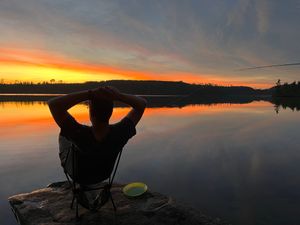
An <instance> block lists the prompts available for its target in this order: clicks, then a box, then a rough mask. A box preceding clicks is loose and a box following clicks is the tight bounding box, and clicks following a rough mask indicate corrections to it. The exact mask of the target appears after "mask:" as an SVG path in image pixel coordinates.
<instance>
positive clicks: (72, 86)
mask: <svg viewBox="0 0 300 225" xmlns="http://www.w3.org/2000/svg"><path fill="white" fill-rule="evenodd" d="M103 86H114V87H116V88H118V89H119V90H120V91H122V92H125V93H130V94H137V95H189V96H193V97H196V98H197V97H207V96H235V95H243V96H256V95H271V94H272V90H271V89H263V90H262V89H254V88H251V87H246V86H217V85H212V84H188V83H185V82H182V81H178V82H173V81H137V80H110V81H101V82H94V81H89V82H85V83H48V82H43V83H37V84H34V83H14V84H4V83H1V84H0V93H40V94H41V93H43V94H67V93H71V92H75V91H83V90H87V89H93V88H97V87H103Z"/></svg>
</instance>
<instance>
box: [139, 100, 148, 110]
mask: <svg viewBox="0 0 300 225" xmlns="http://www.w3.org/2000/svg"><path fill="white" fill-rule="evenodd" d="M140 98H141V109H142V110H144V109H145V108H146V107H147V104H148V102H147V100H146V99H145V98H142V97H140Z"/></svg>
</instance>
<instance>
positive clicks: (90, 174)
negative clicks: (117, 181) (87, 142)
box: [59, 135, 122, 185]
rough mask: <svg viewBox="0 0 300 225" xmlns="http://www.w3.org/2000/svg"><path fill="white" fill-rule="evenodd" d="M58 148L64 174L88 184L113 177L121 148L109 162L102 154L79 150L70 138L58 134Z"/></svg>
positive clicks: (110, 179)
mask: <svg viewBox="0 0 300 225" xmlns="http://www.w3.org/2000/svg"><path fill="white" fill-rule="evenodd" d="M59 150H60V154H59V156H60V159H61V164H62V167H63V168H64V172H65V173H66V175H69V176H70V177H71V178H72V180H73V181H74V182H76V183H79V184H84V185H89V184H96V183H100V182H102V181H104V180H107V179H109V183H111V184H112V181H113V179H114V177H115V174H116V171H117V168H118V165H119V161H120V158H121V154H122V150H121V151H120V152H119V153H118V155H117V157H116V158H115V159H114V160H112V161H111V162H109V161H107V160H105V159H103V157H102V156H103V155H102V154H97V153H90V152H88V153H87V152H84V151H81V149H80V148H79V147H78V146H77V145H76V144H75V143H74V142H72V141H71V140H69V139H67V138H66V137H64V136H61V135H60V136H59Z"/></svg>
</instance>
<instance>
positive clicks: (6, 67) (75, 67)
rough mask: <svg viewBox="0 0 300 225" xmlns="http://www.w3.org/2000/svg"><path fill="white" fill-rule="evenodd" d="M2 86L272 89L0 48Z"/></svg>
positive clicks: (264, 86) (210, 75)
mask: <svg viewBox="0 0 300 225" xmlns="http://www.w3.org/2000/svg"><path fill="white" fill-rule="evenodd" d="M0 52H2V55H3V56H0V71H1V74H0V79H1V83H18V82H33V83H38V82H44V81H47V82H49V81H50V80H52V81H55V82H63V83H84V82H86V81H104V80H161V81H183V82H187V83H197V84H208V83H211V84H216V85H224V86H230V85H234V86H252V87H255V88H268V87H270V86H271V85H270V84H266V83H255V82H247V81H246V82H242V81H236V80H227V81H225V80H224V78H222V76H220V75H212V74H204V75H201V74H189V73H178V72H177V73H176V72H173V73H172V72H169V73H163V74H157V73H151V72H149V71H134V70H128V69H122V68H116V67H113V66H105V65H98V64H89V63H83V62H81V61H78V60H72V59H68V58H66V57H64V56H61V55H57V54H53V53H47V52H44V51H37V50H24V49H9V48H0Z"/></svg>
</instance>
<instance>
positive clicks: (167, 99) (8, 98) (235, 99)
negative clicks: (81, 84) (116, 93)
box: [0, 95, 269, 108]
mask: <svg viewBox="0 0 300 225" xmlns="http://www.w3.org/2000/svg"><path fill="white" fill-rule="evenodd" d="M53 97H54V96H43V95H33V96H32V95H0V104H1V103H4V102H16V103H20V104H27V105H28V104H35V103H39V104H47V101H48V100H49V99H51V98H53ZM143 97H144V98H146V99H147V101H148V107H151V108H155V107H180V108H181V107H185V106H188V105H213V104H224V103H229V104H247V103H251V102H253V101H259V100H268V99H269V98H268V97H264V98H263V97H253V96H230V97H229V96H224V97H222V96H219V97H216V96H214V97H207V96H206V97H201V98H200V97H195V96H187V95H159V96H143ZM116 106H119V107H122V106H124V105H122V104H118V103H117V105H116Z"/></svg>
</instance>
